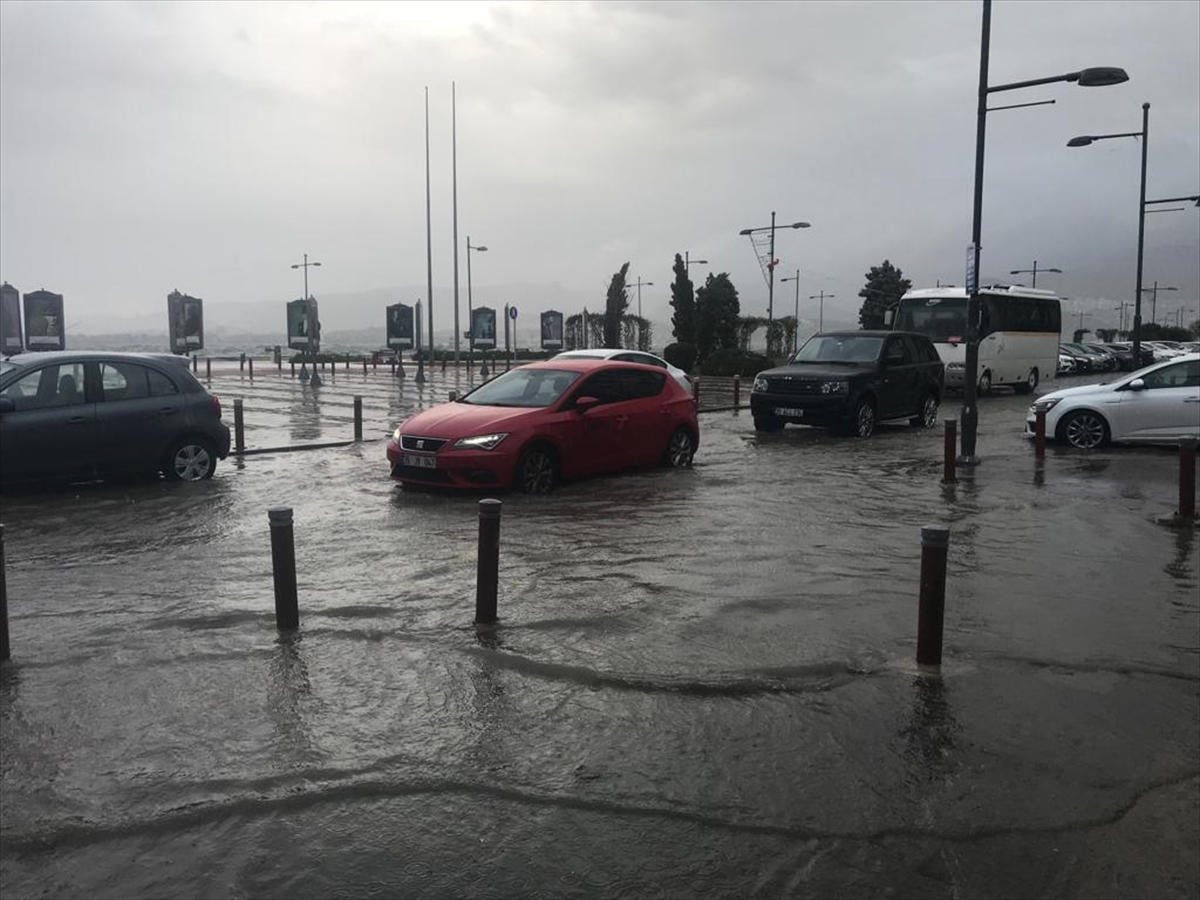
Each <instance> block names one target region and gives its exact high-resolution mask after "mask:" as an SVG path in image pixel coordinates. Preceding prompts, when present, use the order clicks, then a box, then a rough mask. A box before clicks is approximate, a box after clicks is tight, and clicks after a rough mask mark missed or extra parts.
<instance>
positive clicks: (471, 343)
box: [467, 234, 487, 378]
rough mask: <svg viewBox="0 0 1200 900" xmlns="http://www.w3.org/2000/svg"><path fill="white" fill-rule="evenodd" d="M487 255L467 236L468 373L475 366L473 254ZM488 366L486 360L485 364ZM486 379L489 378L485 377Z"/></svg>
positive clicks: (484, 249)
mask: <svg viewBox="0 0 1200 900" xmlns="http://www.w3.org/2000/svg"><path fill="white" fill-rule="evenodd" d="M472 252H474V253H486V252H487V247H472V246H471V236H470V235H469V234H468V235H467V334H468V335H470V337H468V338H467V371H468V372H469V371H471V367H472V366H473V365H475V313H474V312H472V306H471V253H472ZM483 364H484V365H485V366H486V365H487V361H486V360H485V361H484V363H483ZM484 377H485V378H486V377H487V376H486V375H484Z"/></svg>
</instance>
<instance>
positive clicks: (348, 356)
mask: <svg viewBox="0 0 1200 900" xmlns="http://www.w3.org/2000/svg"><path fill="white" fill-rule="evenodd" d="M346 371H347V372H349V371H350V354H349V353H347V354H346Z"/></svg>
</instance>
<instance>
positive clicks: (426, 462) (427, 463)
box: [402, 453, 437, 469]
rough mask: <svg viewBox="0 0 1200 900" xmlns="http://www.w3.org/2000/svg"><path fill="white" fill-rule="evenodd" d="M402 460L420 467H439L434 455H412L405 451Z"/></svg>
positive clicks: (409, 464)
mask: <svg viewBox="0 0 1200 900" xmlns="http://www.w3.org/2000/svg"><path fill="white" fill-rule="evenodd" d="M402 461H403V463H404V465H406V466H415V467H416V468H418V469H436V468H437V460H436V459H435V458H434V457H432V456H412V455H410V454H408V453H405V454H404V457H403V460H402Z"/></svg>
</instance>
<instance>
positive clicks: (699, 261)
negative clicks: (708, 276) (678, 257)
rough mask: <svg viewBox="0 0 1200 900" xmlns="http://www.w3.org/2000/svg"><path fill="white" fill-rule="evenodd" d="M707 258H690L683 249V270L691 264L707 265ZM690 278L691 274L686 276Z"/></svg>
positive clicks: (686, 269)
mask: <svg viewBox="0 0 1200 900" xmlns="http://www.w3.org/2000/svg"><path fill="white" fill-rule="evenodd" d="M707 265H708V260H707V259H692V258H691V256H690V255H689V253H688V251H687V250H684V251H683V270H684V271H685V272H686V271H688V269H690V268H691V267H692V266H707ZM688 277H689V278H691V276H690V275H689V276H688Z"/></svg>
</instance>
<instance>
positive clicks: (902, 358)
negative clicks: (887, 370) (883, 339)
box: [883, 337, 912, 366]
mask: <svg viewBox="0 0 1200 900" xmlns="http://www.w3.org/2000/svg"><path fill="white" fill-rule="evenodd" d="M883 361H884V362H885V363H887V364H888V365H889V366H905V365H908V364H909V363H911V362H912V359H911V358H910V356H909V354H908V351H907V350H906V349H905V346H904V341H903V340H902V339H901V338H899V337H894V338H890V339H889V340H888V342H887V346H886V348H885V349H884V351H883Z"/></svg>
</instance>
